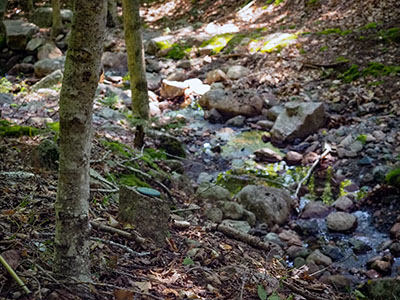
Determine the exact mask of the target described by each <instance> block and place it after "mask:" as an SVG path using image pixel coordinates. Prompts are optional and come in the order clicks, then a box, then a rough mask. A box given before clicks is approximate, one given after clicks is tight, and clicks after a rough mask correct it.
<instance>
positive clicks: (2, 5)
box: [0, 0, 7, 49]
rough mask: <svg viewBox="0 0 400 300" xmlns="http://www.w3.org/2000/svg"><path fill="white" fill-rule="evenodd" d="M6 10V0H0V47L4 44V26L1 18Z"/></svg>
mask: <svg viewBox="0 0 400 300" xmlns="http://www.w3.org/2000/svg"><path fill="white" fill-rule="evenodd" d="M6 10H7V0H0V49H1V48H2V47H3V46H5V44H6V27H5V26H4V24H3V18H4V15H5V14H6Z"/></svg>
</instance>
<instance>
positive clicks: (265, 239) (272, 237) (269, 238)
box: [263, 232, 287, 247]
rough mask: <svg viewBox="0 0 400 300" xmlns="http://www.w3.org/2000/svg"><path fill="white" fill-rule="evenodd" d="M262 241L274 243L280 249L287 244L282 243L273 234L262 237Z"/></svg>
mask: <svg viewBox="0 0 400 300" xmlns="http://www.w3.org/2000/svg"><path fill="white" fill-rule="evenodd" d="M263 239H264V241H268V242H272V243H275V244H277V245H279V246H281V247H286V246H287V244H286V243H285V242H284V241H282V240H281V239H280V238H279V236H278V235H277V234H276V233H275V232H269V233H268V234H266V235H265V236H264V238H263Z"/></svg>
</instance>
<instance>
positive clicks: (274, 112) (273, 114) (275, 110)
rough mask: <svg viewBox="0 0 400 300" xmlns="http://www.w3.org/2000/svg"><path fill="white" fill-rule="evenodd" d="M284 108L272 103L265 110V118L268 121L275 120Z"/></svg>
mask: <svg viewBox="0 0 400 300" xmlns="http://www.w3.org/2000/svg"><path fill="white" fill-rule="evenodd" d="M284 110H285V108H284V107H282V106H280V105H274V106H272V107H271V108H270V109H268V111H267V118H268V120H270V121H275V120H276V118H278V116H279V115H280V114H281V113H282V112H283V111H284Z"/></svg>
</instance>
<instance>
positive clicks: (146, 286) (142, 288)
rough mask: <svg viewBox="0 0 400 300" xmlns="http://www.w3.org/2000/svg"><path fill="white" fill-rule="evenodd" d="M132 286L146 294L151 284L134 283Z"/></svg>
mask: <svg viewBox="0 0 400 300" xmlns="http://www.w3.org/2000/svg"><path fill="white" fill-rule="evenodd" d="M133 285H134V286H135V287H137V288H138V289H139V290H140V291H142V292H144V293H148V292H149V289H151V283H150V282H149V281H135V282H133Z"/></svg>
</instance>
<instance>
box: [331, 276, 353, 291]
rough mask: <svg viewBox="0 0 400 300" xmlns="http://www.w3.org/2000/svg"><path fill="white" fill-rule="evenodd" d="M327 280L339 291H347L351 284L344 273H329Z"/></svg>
mask: <svg viewBox="0 0 400 300" xmlns="http://www.w3.org/2000/svg"><path fill="white" fill-rule="evenodd" d="M328 282H329V283H330V284H331V285H332V286H333V287H335V288H336V289H337V290H339V291H348V290H349V288H350V286H351V279H350V278H348V277H346V276H344V275H340V274H337V275H330V276H328Z"/></svg>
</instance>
